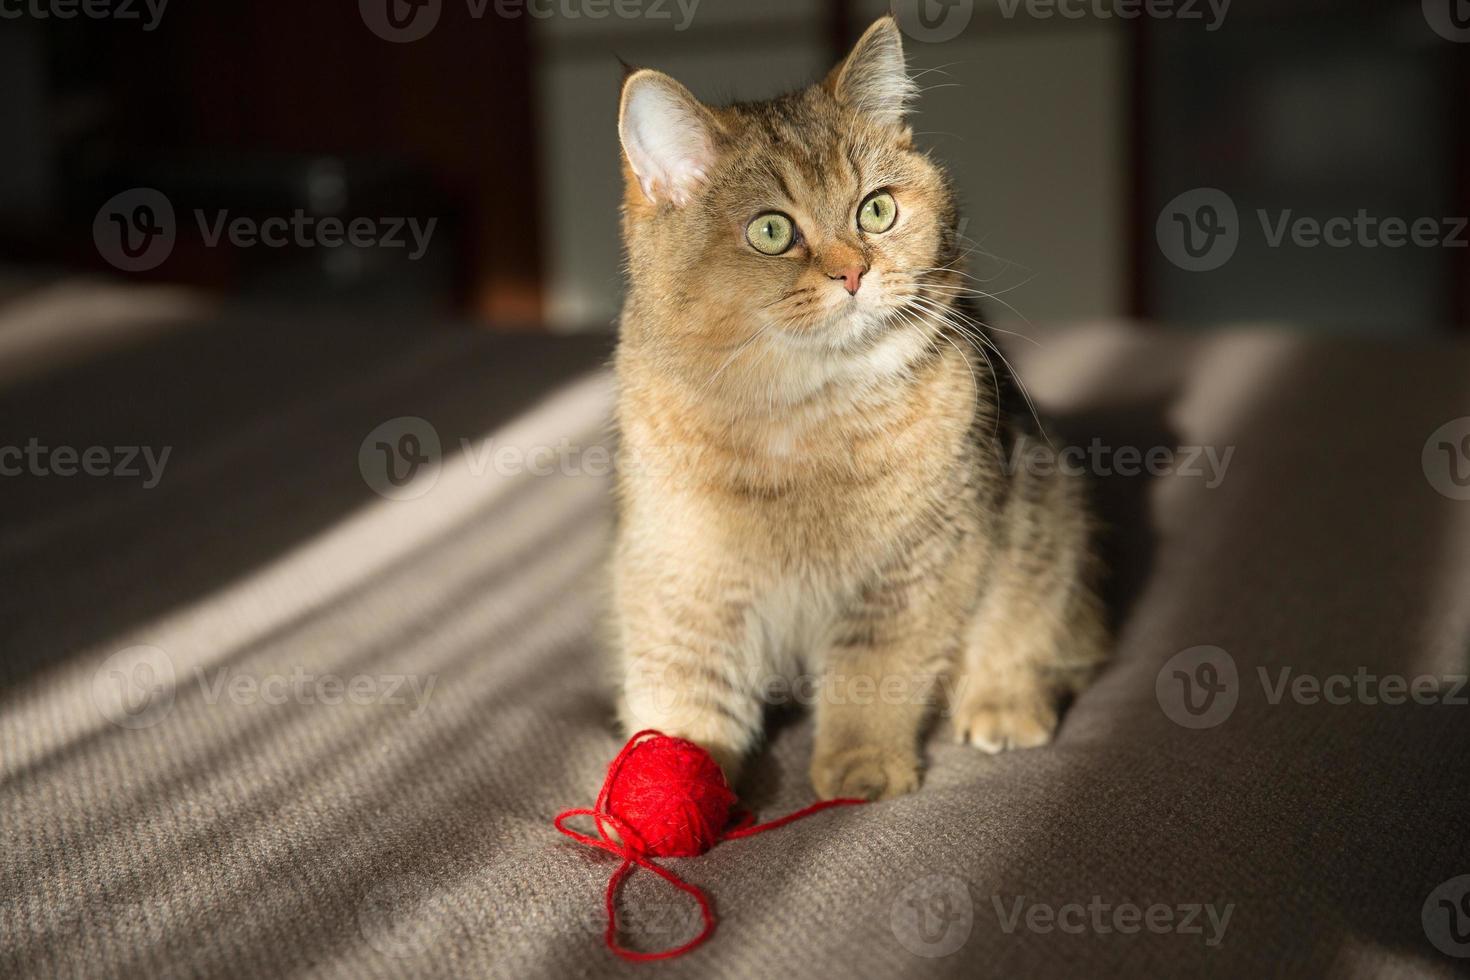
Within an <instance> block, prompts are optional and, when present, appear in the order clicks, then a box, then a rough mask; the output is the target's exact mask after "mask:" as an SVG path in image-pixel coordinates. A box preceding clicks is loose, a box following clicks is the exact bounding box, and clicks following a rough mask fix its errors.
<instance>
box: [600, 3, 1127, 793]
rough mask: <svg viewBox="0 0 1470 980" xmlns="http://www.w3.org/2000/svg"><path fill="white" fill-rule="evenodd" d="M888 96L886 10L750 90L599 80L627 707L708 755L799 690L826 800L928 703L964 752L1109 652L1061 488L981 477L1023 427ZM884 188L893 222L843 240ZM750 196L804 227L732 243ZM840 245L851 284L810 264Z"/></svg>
mask: <svg viewBox="0 0 1470 980" xmlns="http://www.w3.org/2000/svg"><path fill="white" fill-rule="evenodd" d="M650 91H654V94H655V95H656V98H649V97H648V93H649V92H650ZM910 95H911V83H910V82H909V80H908V78H907V75H906V74H905V72H904V70H903V59H902V49H901V44H900V40H899V35H898V31H897V28H896V27H895V25H894V23H893V21H892V20H891V19H889V18H884V19H882V20H880V21H878V22H877V23H876V24H874V25H873V27H872V28H870V29H869V31H868V32H867V34H865V35H864V37H863V39H862V40H861V41H859V42H858V45H857V46H856V47H855V48H854V50H853V52H852V54H851V55H849V57H848V59H847V60H846V61H845V62H844V63H843V64H842V65H839V66H838V67H837V68H836V69H834V71H833V72H832V74H831V75H829V76H828V78H827V79H826V80H825V81H823V82H822V83H820V84H817V85H814V86H812V87H810V88H808V89H805V90H803V91H800V92H796V93H794V94H791V95H787V96H784V97H781V98H778V99H775V100H772V101H769V102H761V103H745V104H735V105H731V106H726V107H707V106H701V105H699V104H698V103H696V102H694V97H693V96H692V95H690V94H689V93H688V92H687V91H686V90H684V89H683V87H682V86H679V85H678V83H677V82H674V81H673V80H672V79H669V78H667V77H666V76H663V75H660V74H658V73H657V72H651V71H648V70H640V71H636V72H633V73H631V74H630V75H629V77H628V79H627V80H626V81H625V85H624V110H623V114H624V118H623V119H622V120H621V122H622V124H623V126H624V129H625V130H631V129H634V128H636V130H637V132H638V133H639V134H640V136H639V139H640V141H641V142H640V143H639V144H638V145H637V146H634V147H629V145H628V144H627V143H625V150H626V151H627V152H626V153H625V158H624V177H625V198H624V220H623V230H624V239H625V244H626V249H627V258H628V270H629V280H630V288H629V291H628V295H627V300H626V304H625V307H624V311H623V318H622V325H621V338H620V345H619V350H618V354H617V373H618V380H619V399H618V424H619V430H620V436H621V439H622V441H623V452H622V454H621V457H622V465H621V468H620V472H619V480H618V488H619V517H620V521H619V530H618V540H617V547H616V553H615V558H614V566H613V576H612V578H613V592H614V597H613V599H614V601H613V607H614V608H613V613H614V627H615V630H614V632H615V635H616V642H617V646H618V649H619V654H620V665H621V681H622V692H621V693H622V698H621V704H622V708H621V711H622V716H623V722H624V724H625V725H626V726H627V728H628V729H629V730H630V731H631V730H637V729H640V728H647V727H653V728H660V729H662V730H664V731H667V732H669V733H671V734H676V735H680V736H683V737H686V738H691V739H693V740H695V741H697V742H699V743H701V744H702V745H704V746H705V747H707V748H708V749H709V750H710V751H711V752H713V753H714V754H715V756H716V757H717V758H718V759H719V760H720V762H721V764H722V765H723V766H725V768H726V770H727V772H729V773H730V774H731V776H732V777H733V776H734V775H735V774H736V772H738V769H739V766H740V763H741V760H742V758H743V757H744V756H745V755H746V754H747V753H748V752H749V751H750V749H751V748H752V747H753V746H754V745H755V744H756V742H757V740H758V739H759V737H760V734H761V730H762V722H763V717H764V714H765V710H766V708H767V707H768V706H769V705H770V704H771V703H772V702H773V701H784V700H791V699H793V698H794V699H796V700H803V701H809V702H811V704H812V706H813V709H814V711H815V714H816V747H815V752H814V758H813V763H812V771H811V775H812V780H813V783H814V785H815V787H816V789H817V791H818V792H819V793H820V794H821V795H822V796H826V797H831V796H851V795H860V796H866V797H870V798H880V797H887V796H892V795H895V794H898V793H903V792H907V791H910V790H912V789H914V788H915V787H916V786H917V785H918V780H919V772H920V758H919V741H920V736H921V732H922V730H923V729H924V727H925V724H926V722H927V720H928V719H929V718H930V717H931V715H932V713H933V711H934V710H935V708H936V707H942V708H943V709H944V710H946V711H947V712H948V714H949V715H950V716H951V721H952V723H953V725H954V728H955V731H956V734H957V735H958V737H959V738H960V739H962V740H965V741H968V742H970V743H971V744H974V745H976V746H978V747H980V748H982V749H986V750H989V751H998V750H1000V749H1003V748H1019V747H1027V746H1034V745H1040V744H1042V743H1044V742H1046V741H1048V740H1049V739H1050V737H1051V735H1052V732H1053V730H1054V729H1055V726H1056V723H1057V703H1058V699H1059V698H1060V697H1061V696H1063V695H1064V694H1065V693H1067V692H1071V691H1076V690H1078V689H1079V688H1080V687H1081V686H1082V684H1084V683H1085V681H1086V680H1087V679H1088V677H1089V676H1090V675H1091V674H1092V673H1093V671H1094V669H1095V668H1096V667H1097V665H1098V664H1100V663H1101V661H1102V660H1103V659H1104V656H1105V651H1106V649H1107V637H1106V631H1105V628H1104V626H1103V616H1102V612H1101V608H1100V605H1099V603H1098V600H1097V598H1096V595H1095V591H1094V587H1093V582H1092V580H1093V577H1094V573H1095V561H1094V559H1093V552H1092V548H1091V544H1090V537H1091V534H1090V528H1089V519H1088V517H1087V512H1086V509H1085V506H1084V503H1083V501H1082V496H1083V492H1082V488H1081V487H1079V486H1077V485H1076V481H1075V480H1069V479H1066V478H1062V477H1056V476H1048V477H1044V478H1043V477H1039V476H1033V475H1029V474H1025V473H1016V474H1008V473H1007V472H1005V469H1004V466H1003V464H1004V462H1005V461H1006V460H1007V459H1014V458H1020V457H1018V456H1016V455H1015V454H1008V453H1007V447H1013V446H1014V445H1015V444H1016V442H1017V441H1021V440H1027V439H1032V438H1035V436H1034V435H1032V434H1031V433H1029V432H1028V431H1027V430H1026V428H1025V426H1024V419H1023V418H1022V417H1021V416H1020V415H1019V414H1018V413H1017V412H1016V411H1015V407H1014V405H1013V404H1012V401H1013V399H1012V398H1011V397H1010V392H1011V391H1012V388H1011V385H1010V379H1009V378H1008V377H1007V376H1006V375H1005V374H1004V373H1003V371H997V368H1003V367H1004V365H1003V363H1002V361H1001V360H1000V359H999V358H998V357H997V356H996V355H995V354H993V353H991V354H989V356H988V357H987V356H986V349H985V346H984V345H985V344H986V343H988V342H989V338H988V336H987V335H985V334H984V329H983V328H982V327H979V326H978V325H976V324H974V323H972V322H969V321H968V319H967V318H966V317H965V308H964V303H963V299H962V297H963V296H964V295H965V288H964V286H965V282H966V279H965V277H964V275H963V273H962V271H961V270H960V268H959V266H960V262H961V258H962V255H961V247H960V241H959V236H958V234H957V232H956V226H957V214H956V208H955V199H954V194H953V192H952V190H951V188H950V185H949V182H948V180H947V178H946V177H945V175H944V173H943V172H942V170H941V169H940V167H939V166H938V165H937V164H936V163H935V162H934V161H932V160H931V159H930V158H929V157H928V156H927V155H925V154H923V153H921V152H918V151H916V150H915V149H914V147H913V145H912V136H911V132H910V130H909V129H908V128H907V126H906V124H905V123H904V121H903V112H904V109H905V107H906V105H907V101H908V99H909V97H910ZM630 105H631V106H632V109H631V110H630V108H629V107H630ZM646 105H652V106H656V107H661V108H662V107H669V106H673V107H675V109H676V111H671V112H670V113H668V115H667V116H660V115H659V114H657V113H653V114H648V113H646V112H645V110H644V108H643V107H644V106H646ZM630 111H631V112H632V113H634V114H635V115H636V118H631V119H630V118H629V113H630ZM690 125H693V126H697V127H699V129H698V131H695V132H689V131H682V130H679V129H678V128H677V127H684V126H690ZM660 126H672V127H675V130H674V131H660V129H659V127H660ZM664 146H667V147H673V148H675V149H676V150H677V152H678V153H680V154H683V155H682V156H679V157H678V158H669V159H660V158H659V156H658V153H659V152H660V151H659V149H658V148H659V147H664ZM630 157H633V158H634V159H632V160H630ZM665 174H667V175H674V176H675V177H677V178H678V180H679V181H680V185H679V186H678V187H674V186H672V185H671V183H670V182H669V181H667V180H663V179H661V175H665ZM695 174H697V177H696V176H693V175H695ZM671 179H672V178H671ZM880 189H887V190H888V191H890V192H891V193H892V194H893V195H894V198H895V200H896V201H897V204H898V219H897V221H896V223H895V224H894V226H893V227H892V228H891V229H889V230H888V231H886V232H884V233H881V234H868V233H866V232H863V231H861V230H860V229H859V227H858V225H857V223H856V215H857V211H858V208H859V207H860V205H861V203H862V201H863V200H864V199H865V198H866V196H867V195H868V194H870V193H872V192H873V191H875V190H880ZM768 210H780V211H782V212H784V213H786V214H788V215H790V216H791V217H792V219H793V220H794V221H795V223H796V225H797V226H798V227H799V228H800V229H801V235H802V240H801V242H800V243H799V244H798V245H797V246H796V247H794V248H792V249H791V250H790V251H789V252H787V253H785V254H783V255H778V256H769V255H764V254H761V253H759V252H757V251H756V250H755V249H753V248H751V247H750V246H749V245H748V244H747V243H746V242H745V238H744V229H745V226H746V224H747V223H748V222H749V221H750V220H751V219H752V218H753V217H754V216H755V215H757V214H759V213H761V212H763V211H768ZM854 263H859V264H860V265H861V266H862V267H865V268H866V269H867V272H866V274H865V276H864V278H863V280H862V285H861V288H860V289H859V290H858V293H857V294H856V295H855V296H849V295H848V293H847V292H846V290H844V289H843V288H842V283H840V282H834V281H833V278H834V273H835V272H836V271H837V270H840V269H842V268H845V267H850V266H851V265H852V264H854ZM792 678H797V679H798V680H799V681H800V682H801V683H799V684H798V685H797V688H796V689H795V690H793V689H792V688H791V687H790V686H789V685H790V683H791V680H792ZM803 685H804V686H803Z"/></svg>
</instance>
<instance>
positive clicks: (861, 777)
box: [812, 746, 919, 800]
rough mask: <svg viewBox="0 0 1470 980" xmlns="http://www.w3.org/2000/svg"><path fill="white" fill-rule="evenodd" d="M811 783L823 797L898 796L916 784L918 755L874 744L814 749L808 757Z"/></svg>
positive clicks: (913, 787)
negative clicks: (826, 749)
mask: <svg viewBox="0 0 1470 980" xmlns="http://www.w3.org/2000/svg"><path fill="white" fill-rule="evenodd" d="M812 786H813V787H814V788H815V789H816V791H817V795H818V796H820V797H821V798H822V799H824V800H833V799H838V798H842V797H855V798H859V799H864V800H886V799H889V798H891V797H894V796H902V795H903V794H904V793H912V792H913V791H914V790H916V789H918V788H919V759H918V756H917V755H916V754H915V753H913V752H902V751H895V750H893V749H890V748H881V747H878V746H858V747H856V748H848V749H840V750H838V751H835V752H818V753H817V756H816V758H814V759H813V760H812Z"/></svg>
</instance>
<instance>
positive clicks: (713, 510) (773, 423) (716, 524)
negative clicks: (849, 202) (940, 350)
mask: <svg viewBox="0 0 1470 980" xmlns="http://www.w3.org/2000/svg"><path fill="white" fill-rule="evenodd" d="M880 380H881V379H880ZM872 381H873V379H871V378H869V379H860V380H858V381H854V382H843V381H838V382H834V383H828V384H825V385H820V386H815V388H814V392H813V394H812V395H811V396H809V397H806V398H803V399H800V400H798V401H795V402H793V403H791V404H789V405H788V406H787V408H786V409H785V410H783V411H780V412H775V413H768V414H763V415H759V416H753V417H749V418H742V417H739V416H736V417H731V416H729V415H727V414H723V413H721V412H719V411H718V409H713V408H712V409H710V410H708V411H702V412H701V411H695V412H691V411H688V410H687V409H686V410H682V411H677V412H659V411H656V410H651V406H650V405H648V404H646V403H644V404H639V405H637V406H634V407H633V410H631V411H626V412H625V413H624V416H625V418H627V419H629V423H628V424H626V425H625V428H624V434H625V438H626V439H627V441H628V444H629V446H628V448H629V449H631V450H632V451H633V452H634V453H635V454H638V453H643V454H646V455H656V456H659V457H661V458H662V459H664V460H665V462H666V467H665V470H664V471H663V472H662V473H660V474H650V473H644V474H633V475H632V476H631V479H632V480H634V481H636V482H637V483H638V486H637V488H636V491H635V492H633V493H632V494H630V496H632V497H634V498H636V499H640V500H642V501H643V502H644V503H645V504H650V505H651V504H652V502H653V501H655V500H658V501H661V503H660V505H659V506H658V507H657V508H656V509H655V508H654V507H652V506H650V507H649V508H648V510H647V511H645V513H646V514H648V515H649V517H650V519H653V518H656V519H657V520H658V521H660V522H661V523H662V524H663V525H664V530H665V531H669V530H671V529H672V526H674V525H678V526H680V530H681V531H683V532H684V535H687V537H685V543H686V547H689V548H693V549H696V550H698V551H699V552H701V553H710V552H717V553H719V554H720V555H721V558H722V560H723V561H724V562H725V563H726V567H730V568H732V569H734V568H739V569H742V570H743V574H745V575H749V576H758V577H759V578H761V579H762V580H764V581H765V582H766V583H768V584H772V585H773V586H774V587H773V588H771V589H770V590H769V591H770V592H771V594H772V595H773V596H774V597H775V598H774V599H773V600H772V601H773V602H774V603H775V604H776V605H777V606H779V605H780V603H781V601H782V599H781V597H782V596H788V597H789V596H790V595H791V594H793V592H803V591H804V592H806V593H809V594H807V595H805V597H804V598H805V599H807V600H809V601H814V602H816V605H817V606H819V607H820V606H821V605H822V602H821V601H820V600H821V599H822V597H823V596H824V595H825V594H827V593H829V592H836V593H840V592H842V591H843V590H845V589H850V588H854V587H858V586H860V585H861V583H862V581H863V578H864V576H865V575H867V574H870V573H872V572H873V571H875V570H876V569H878V568H881V567H882V566H883V565H884V564H885V563H886V561H887V559H888V556H889V555H890V554H891V553H892V552H893V551H894V549H895V547H896V546H897V545H898V544H899V543H900V542H902V540H903V539H904V538H905V537H906V536H907V535H910V534H912V533H913V531H914V528H915V526H916V525H917V524H922V523H924V522H926V521H927V520H929V519H931V518H932V517H933V516H934V514H935V513H936V512H937V511H938V510H941V509H943V508H944V507H945V505H946V502H947V498H948V497H950V496H952V495H953V494H955V493H956V492H960V489H961V488H962V487H963V485H964V484H965V483H966V482H967V480H968V478H969V477H970V476H971V475H972V474H971V473H969V468H970V467H971V464H972V462H973V461H972V460H971V459H970V458H969V456H970V447H969V445H968V442H967V435H968V432H969V431H970V428H971V426H972V423H973V420H974V413H975V410H976V393H975V389H974V381H973V377H972V375H971V374H970V372H969V368H968V365H967V364H965V363H964V362H963V361H962V359H960V358H958V357H954V358H940V359H938V360H936V361H935V362H934V363H933V364H931V365H929V366H928V368H926V369H925V370H924V371H923V372H921V373H919V374H917V375H914V376H910V377H906V378H904V379H903V381H902V382H901V383H900V382H898V381H893V382H890V383H887V384H882V383H879V384H874V383H872ZM645 397H646V396H645ZM681 536H683V535H681Z"/></svg>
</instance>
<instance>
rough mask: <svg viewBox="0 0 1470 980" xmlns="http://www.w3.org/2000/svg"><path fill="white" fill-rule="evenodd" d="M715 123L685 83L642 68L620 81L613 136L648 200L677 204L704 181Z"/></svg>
mask: <svg viewBox="0 0 1470 980" xmlns="http://www.w3.org/2000/svg"><path fill="white" fill-rule="evenodd" d="M719 131H720V126H719V123H718V122H716V120H715V118H714V114H713V113H711V112H710V111H709V110H708V109H706V108H705V107H704V105H703V104H702V103H700V101H699V100H698V99H696V98H695V97H694V95H693V94H692V93H691V92H690V91H689V90H688V89H687V88H685V87H684V86H682V85H680V84H679V83H678V82H676V81H674V80H673V79H672V78H670V77H669V76H667V75H665V74H663V73H662V72H657V71H653V70H652V69H649V68H643V69H640V70H638V71H635V72H633V73H632V74H631V75H629V76H628V77H627V79H626V80H625V81H624V82H623V99H622V105H621V107H620V108H619V109H618V137H619V138H620V139H621V140H622V141H623V152H624V153H625V154H627V157H628V165H629V166H630V167H632V168H633V173H634V175H635V176H637V178H638V184H639V186H641V187H642V188H643V193H644V195H645V196H646V197H647V198H648V199H649V200H650V201H654V202H657V201H670V202H672V203H674V204H676V205H678V206H680V207H682V206H683V205H685V204H687V203H689V200H690V199H691V198H692V197H693V196H694V194H695V193H696V192H698V190H699V189H700V188H701V187H703V186H704V182H705V179H706V175H707V174H708V173H709V169H710V167H711V166H713V165H714V162H715V139H716V137H717V135H718V134H719Z"/></svg>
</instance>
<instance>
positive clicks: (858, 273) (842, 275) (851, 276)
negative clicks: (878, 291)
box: [827, 265, 868, 296]
mask: <svg viewBox="0 0 1470 980" xmlns="http://www.w3.org/2000/svg"><path fill="white" fill-rule="evenodd" d="M867 271H868V270H867V269H864V268H863V267H862V266H860V265H853V266H848V267H847V268H846V269H843V270H842V271H841V272H839V273H837V275H835V276H834V275H831V274H828V276H827V278H828V279H841V280H842V285H843V288H845V289H846V290H847V293H848V295H849V296H856V295H857V291H858V287H860V286H861V285H862V284H863V273H865V272H867Z"/></svg>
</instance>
